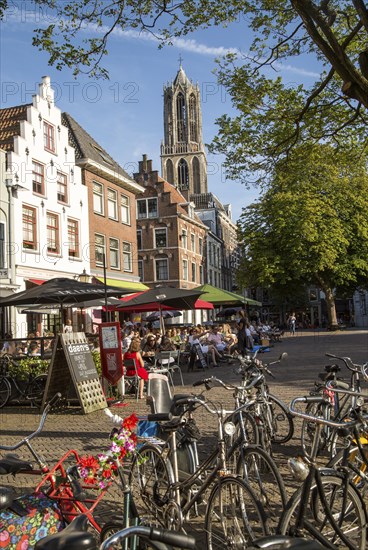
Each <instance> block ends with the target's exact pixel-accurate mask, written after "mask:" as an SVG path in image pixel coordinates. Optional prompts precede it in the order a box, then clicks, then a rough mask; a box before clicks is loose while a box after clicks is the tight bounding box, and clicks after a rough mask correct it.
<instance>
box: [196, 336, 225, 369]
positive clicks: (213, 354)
mask: <svg viewBox="0 0 368 550" xmlns="http://www.w3.org/2000/svg"><path fill="white" fill-rule="evenodd" d="M204 338H205V337H203V336H202V338H200V335H199V334H198V330H197V329H195V328H193V329H192V330H191V331H190V334H189V338H188V342H189V344H191V346H193V345H194V344H199V346H200V348H201V350H202V353H204V354H206V353H208V355H209V357H210V358H211V359H212V363H213V365H214V367H218V366H219V365H218V363H217V360H219V359H221V355H220V353H219V352H218V351H217V349H216V346H214V345H212V344H206V343H205V340H204Z"/></svg>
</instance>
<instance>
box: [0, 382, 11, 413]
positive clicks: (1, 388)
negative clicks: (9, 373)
mask: <svg viewBox="0 0 368 550" xmlns="http://www.w3.org/2000/svg"><path fill="white" fill-rule="evenodd" d="M10 395H11V385H10V382H9V380H7V379H6V378H5V376H2V377H1V378H0V409H1V408H2V407H5V405H6V404H7V402H8V400H9V397H10Z"/></svg>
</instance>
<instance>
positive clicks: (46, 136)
mask: <svg viewBox="0 0 368 550" xmlns="http://www.w3.org/2000/svg"><path fill="white" fill-rule="evenodd" d="M43 144H44V147H45V149H46V150H47V151H50V152H51V153H55V151H56V143H55V127H54V126H53V125H52V124H50V123H49V122H46V121H44V123H43Z"/></svg>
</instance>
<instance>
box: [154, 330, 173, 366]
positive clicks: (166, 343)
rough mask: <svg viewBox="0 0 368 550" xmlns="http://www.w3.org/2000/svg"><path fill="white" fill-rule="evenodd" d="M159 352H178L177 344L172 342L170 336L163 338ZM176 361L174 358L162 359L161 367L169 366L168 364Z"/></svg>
mask: <svg viewBox="0 0 368 550" xmlns="http://www.w3.org/2000/svg"><path fill="white" fill-rule="evenodd" d="M158 350H159V351H176V346H175V344H174V343H173V342H172V341H171V340H170V338H169V337H168V336H163V337H162V338H161V343H160V345H159V347H158ZM174 362H175V359H174V358H173V357H170V360H169V359H161V360H160V365H167V364H168V363H174Z"/></svg>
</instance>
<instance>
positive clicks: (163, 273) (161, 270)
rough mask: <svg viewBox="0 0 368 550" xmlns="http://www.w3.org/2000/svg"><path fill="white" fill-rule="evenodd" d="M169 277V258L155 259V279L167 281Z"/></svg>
mask: <svg viewBox="0 0 368 550" xmlns="http://www.w3.org/2000/svg"><path fill="white" fill-rule="evenodd" d="M168 279H169V260H168V258H156V259H155V280H156V281H167V280H168Z"/></svg>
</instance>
